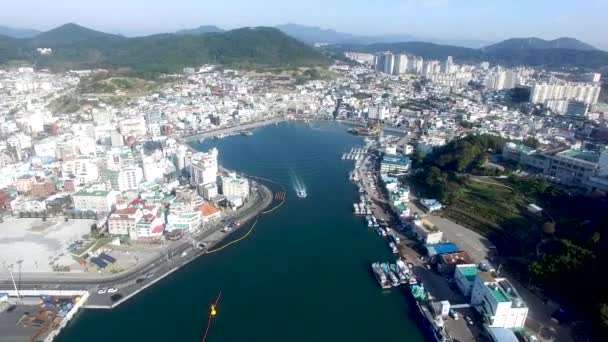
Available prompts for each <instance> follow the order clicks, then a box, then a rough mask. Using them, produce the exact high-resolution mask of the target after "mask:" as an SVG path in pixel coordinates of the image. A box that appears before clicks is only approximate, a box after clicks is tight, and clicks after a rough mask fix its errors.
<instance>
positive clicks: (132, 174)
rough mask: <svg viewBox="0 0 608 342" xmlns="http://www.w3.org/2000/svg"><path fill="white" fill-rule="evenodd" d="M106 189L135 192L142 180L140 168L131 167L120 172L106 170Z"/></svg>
mask: <svg viewBox="0 0 608 342" xmlns="http://www.w3.org/2000/svg"><path fill="white" fill-rule="evenodd" d="M104 176H105V177H104V178H105V181H106V186H107V188H108V189H113V190H117V191H120V192H123V191H137V190H138V189H139V183H141V182H142V181H143V179H144V175H143V171H142V169H141V167H139V166H135V165H131V166H128V167H125V168H124V169H121V170H120V171H111V170H108V171H106V172H105V173H104Z"/></svg>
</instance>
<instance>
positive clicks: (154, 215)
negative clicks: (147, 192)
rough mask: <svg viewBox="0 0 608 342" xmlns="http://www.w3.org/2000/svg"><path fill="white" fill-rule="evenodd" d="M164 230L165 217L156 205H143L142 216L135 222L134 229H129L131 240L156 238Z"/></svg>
mask: <svg viewBox="0 0 608 342" xmlns="http://www.w3.org/2000/svg"><path fill="white" fill-rule="evenodd" d="M164 231H165V217H164V215H163V213H162V210H160V208H159V207H157V206H145V207H144V208H143V209H142V217H141V219H140V220H139V221H138V222H137V223H136V224H135V229H131V230H129V238H131V240H158V239H160V238H161V236H162V235H163V232H164Z"/></svg>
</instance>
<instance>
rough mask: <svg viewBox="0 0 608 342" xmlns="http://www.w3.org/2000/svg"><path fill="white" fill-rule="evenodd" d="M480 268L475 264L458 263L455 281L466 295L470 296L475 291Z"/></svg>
mask: <svg viewBox="0 0 608 342" xmlns="http://www.w3.org/2000/svg"><path fill="white" fill-rule="evenodd" d="M477 273H479V269H478V268H477V265H475V264H461V265H456V269H455V270H454V283H455V284H456V286H458V289H459V290H460V292H462V294H464V295H465V296H467V297H468V296H470V295H471V292H472V291H473V285H474V284H475V279H477Z"/></svg>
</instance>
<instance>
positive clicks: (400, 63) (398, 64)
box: [393, 54, 408, 75]
mask: <svg viewBox="0 0 608 342" xmlns="http://www.w3.org/2000/svg"><path fill="white" fill-rule="evenodd" d="M407 62H408V56H407V55H405V54H398V55H395V65H394V66H393V74H394V75H400V74H403V73H405V72H407Z"/></svg>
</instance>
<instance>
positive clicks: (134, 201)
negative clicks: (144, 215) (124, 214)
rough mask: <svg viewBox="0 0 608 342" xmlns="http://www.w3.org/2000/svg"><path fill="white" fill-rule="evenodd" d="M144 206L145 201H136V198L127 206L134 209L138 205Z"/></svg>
mask: <svg viewBox="0 0 608 342" xmlns="http://www.w3.org/2000/svg"><path fill="white" fill-rule="evenodd" d="M145 204H146V201H143V200H140V199H137V198H136V199H134V200H133V201H132V202H131V204H129V205H130V206H132V207H135V206H138V205H141V206H143V205H145Z"/></svg>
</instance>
